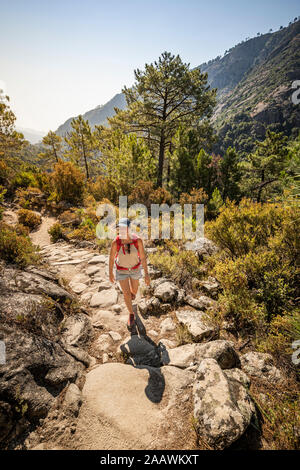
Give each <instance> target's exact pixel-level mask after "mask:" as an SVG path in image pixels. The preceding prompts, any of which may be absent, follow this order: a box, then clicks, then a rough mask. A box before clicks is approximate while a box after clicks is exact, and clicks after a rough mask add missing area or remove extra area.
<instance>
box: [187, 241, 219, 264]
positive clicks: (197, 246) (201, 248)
mask: <svg viewBox="0 0 300 470" xmlns="http://www.w3.org/2000/svg"><path fill="white" fill-rule="evenodd" d="M184 248H185V249H186V250H189V251H194V252H195V253H196V255H197V256H198V258H199V259H200V260H202V259H203V257H204V256H211V255H213V254H215V253H216V252H217V251H218V247H217V245H215V243H214V242H212V241H211V240H209V239H208V238H205V237H199V238H196V240H194V241H189V242H186V243H185V245H184Z"/></svg>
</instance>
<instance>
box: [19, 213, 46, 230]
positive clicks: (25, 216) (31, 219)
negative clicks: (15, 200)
mask: <svg viewBox="0 0 300 470" xmlns="http://www.w3.org/2000/svg"><path fill="white" fill-rule="evenodd" d="M18 221H19V224H22V225H25V227H29V229H31V230H32V229H34V228H37V227H38V226H39V225H40V224H41V223H42V217H41V216H40V215H39V214H36V213H35V212H32V211H30V210H27V209H19V210H18Z"/></svg>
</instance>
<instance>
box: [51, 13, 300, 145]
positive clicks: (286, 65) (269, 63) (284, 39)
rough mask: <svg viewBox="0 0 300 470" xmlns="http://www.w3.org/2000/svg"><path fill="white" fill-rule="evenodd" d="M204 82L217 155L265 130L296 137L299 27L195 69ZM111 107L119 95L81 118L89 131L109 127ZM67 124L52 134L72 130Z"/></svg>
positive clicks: (120, 101)
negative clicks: (211, 99)
mask: <svg viewBox="0 0 300 470" xmlns="http://www.w3.org/2000/svg"><path fill="white" fill-rule="evenodd" d="M196 68H200V70H201V71H202V72H207V74H208V82H209V84H210V85H211V87H212V88H217V89H218V93H217V106H216V108H215V111H214V115H213V118H212V120H213V123H214V126H215V128H216V129H217V130H218V131H219V133H220V137H221V138H220V141H219V143H218V144H217V145H216V147H215V149H214V150H215V151H216V152H221V153H222V152H223V151H224V149H225V148H226V147H228V146H229V145H234V146H235V147H236V148H237V149H238V150H240V151H251V149H252V146H253V142H254V139H255V138H257V139H262V138H263V137H264V135H265V131H266V127H267V126H268V125H271V126H273V130H276V131H284V132H285V133H286V134H287V135H295V136H296V134H297V132H299V128H300V115H299V105H298V106H296V105H294V104H293V103H292V101H291V96H292V93H293V91H294V90H292V82H293V81H294V80H297V79H298V80H300V21H299V20H298V21H296V22H294V23H292V24H290V25H289V26H287V27H286V28H282V29H280V30H279V31H276V32H274V33H267V34H263V35H259V36H257V37H255V38H252V39H248V40H246V41H243V42H241V43H240V44H237V45H236V46H234V47H232V48H231V49H230V50H229V51H227V52H226V54H225V55H224V56H223V57H221V56H219V57H217V58H216V59H213V60H210V61H209V62H208V63H204V64H201V65H199V66H198V67H196ZM114 107H118V108H121V109H125V107H126V100H125V97H124V95H123V94H122V93H119V94H117V95H115V96H114V97H113V98H112V99H111V100H110V101H108V102H107V103H106V104H105V105H103V106H98V107H97V108H95V109H93V110H91V111H88V112H87V113H85V114H84V115H83V117H84V119H88V120H89V122H90V124H91V126H94V125H95V124H104V125H105V124H107V117H110V116H112V115H113V114H114ZM71 120H72V118H71V119H68V121H66V122H65V123H64V124H63V125H62V126H60V127H59V128H58V130H57V131H56V132H57V133H58V134H59V135H64V134H65V133H66V131H68V130H70V123H71Z"/></svg>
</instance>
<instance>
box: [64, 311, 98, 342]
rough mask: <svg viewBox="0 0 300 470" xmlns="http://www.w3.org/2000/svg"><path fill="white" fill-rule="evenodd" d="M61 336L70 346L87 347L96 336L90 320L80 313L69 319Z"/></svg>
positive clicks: (65, 322)
mask: <svg viewBox="0 0 300 470" xmlns="http://www.w3.org/2000/svg"><path fill="white" fill-rule="evenodd" d="M61 334H62V339H63V340H64V341H65V343H66V344H67V345H69V346H81V347H83V346H86V345H87V344H88V343H89V341H90V340H91V339H92V338H93V334H94V332H93V326H92V323H91V320H90V318H89V317H88V316H87V315H85V314H84V313H80V312H77V313H76V314H74V315H72V316H69V317H67V318H66V319H65V321H64V324H63V328H62V330H61Z"/></svg>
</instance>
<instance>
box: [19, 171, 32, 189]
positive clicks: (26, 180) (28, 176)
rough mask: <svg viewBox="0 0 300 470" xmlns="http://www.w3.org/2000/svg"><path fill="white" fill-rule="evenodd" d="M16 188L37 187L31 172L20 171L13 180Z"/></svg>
mask: <svg viewBox="0 0 300 470" xmlns="http://www.w3.org/2000/svg"><path fill="white" fill-rule="evenodd" d="M13 185H14V186H15V187H16V188H28V187H29V186H37V185H38V183H37V181H36V179H35V175H34V174H33V173H32V172H31V171H20V172H19V173H18V174H17V175H16V176H15V178H14V180H13Z"/></svg>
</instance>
